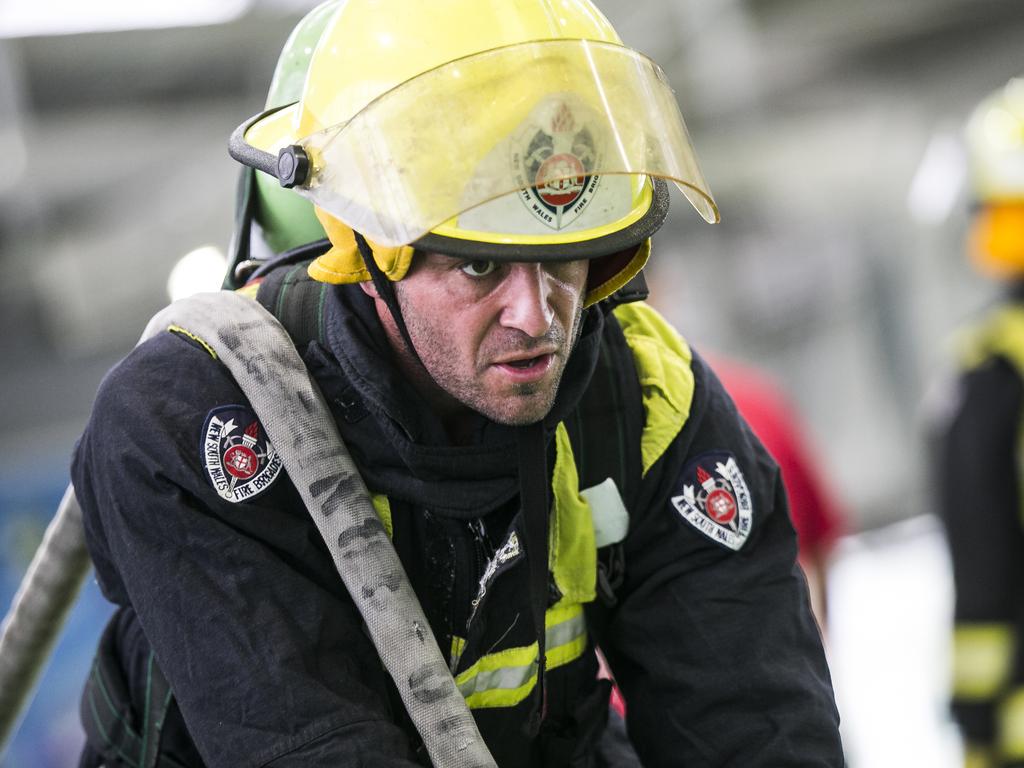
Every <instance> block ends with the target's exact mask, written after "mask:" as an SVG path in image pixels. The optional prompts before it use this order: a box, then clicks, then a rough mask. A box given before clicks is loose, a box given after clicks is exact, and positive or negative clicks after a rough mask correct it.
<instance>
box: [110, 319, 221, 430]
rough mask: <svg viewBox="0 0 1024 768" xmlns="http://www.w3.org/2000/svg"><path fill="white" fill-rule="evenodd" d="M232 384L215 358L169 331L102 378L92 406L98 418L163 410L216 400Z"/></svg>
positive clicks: (191, 338)
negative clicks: (180, 403)
mask: <svg viewBox="0 0 1024 768" xmlns="http://www.w3.org/2000/svg"><path fill="white" fill-rule="evenodd" d="M232 388H233V381H232V380H231V377H230V375H229V374H228V372H227V369H226V368H225V367H224V366H223V365H222V364H221V363H220V362H219V361H218V360H217V356H216V353H215V352H214V351H213V350H212V348H210V346H209V345H208V344H207V343H206V342H205V341H204V340H203V339H201V338H199V337H197V336H195V335H194V334H191V333H189V332H187V331H184V330H183V329H168V330H166V331H162V332H159V333H157V334H156V335H154V336H153V337H151V338H149V339H147V340H146V341H144V342H142V343H141V344H139V345H138V346H136V347H135V348H134V349H133V350H132V351H131V352H130V353H129V354H128V355H126V356H125V357H124V358H123V359H122V360H121V361H120V362H119V363H117V364H116V365H115V366H114V367H113V368H111V369H110V371H109V372H108V373H107V375H106V376H105V377H104V378H103V381H102V383H101V384H100V387H99V390H98V392H97V395H96V401H95V403H94V405H93V421H95V420H96V417H97V415H106V414H109V413H111V412H122V411H123V412H129V413H133V414H134V415H135V416H138V415H139V412H140V411H164V410H166V408H165V407H164V405H163V404H166V403H168V402H170V401H175V400H194V401H195V402H196V405H197V406H199V405H201V401H202V400H205V399H211V398H212V399H213V400H216V399H217V398H218V397H223V396H224V395H226V394H228V393H229V392H230V390H231V389H232Z"/></svg>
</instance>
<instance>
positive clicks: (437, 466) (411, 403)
mask: <svg viewBox="0 0 1024 768" xmlns="http://www.w3.org/2000/svg"><path fill="white" fill-rule="evenodd" d="M581 322H582V328H581V331H580V334H579V338H578V339H577V341H576V345H575V347H574V348H573V351H572V354H571V355H570V357H569V362H568V364H567V365H566V369H565V372H564V374H563V376H562V382H561V385H560V387H559V390H558V393H557V396H556V398H555V404H554V406H553V407H552V409H551V412H550V413H549V414H548V415H547V417H546V418H545V419H544V425H545V434H546V436H547V441H548V445H549V446H550V442H551V437H552V436H553V434H554V430H555V427H556V426H557V425H558V423H559V422H560V421H561V420H562V419H564V418H565V417H566V416H567V415H568V414H569V413H571V412H572V410H573V409H574V408H575V407H576V404H577V403H578V402H579V399H580V397H581V396H582V395H583V392H584V391H585V390H586V388H587V385H588V384H589V382H590V377H591V375H592V374H593V371H594V367H595V365H596V363H597V357H598V351H599V348H600V340H601V333H602V329H603V326H604V317H603V314H602V312H601V310H600V309H594V308H592V309H588V310H585V311H584V313H583V318H582V321H581ZM325 331H326V339H327V344H326V348H323V347H321V346H320V345H319V344H316V343H313V344H311V345H310V347H309V349H308V350H307V352H306V362H307V364H308V365H309V366H310V369H311V370H312V371H313V373H314V375H315V376H316V378H317V380H318V381H319V382H320V385H321V387H323V388H324V394H325V395H326V397H327V400H328V403H329V404H330V406H331V408H332V410H333V411H334V412H335V415H336V416H337V421H338V426H339V430H340V432H341V436H342V439H343V440H344V441H345V443H346V445H347V446H348V449H349V451H350V452H351V453H352V455H353V457H354V458H355V460H356V462H357V463H358V465H359V466H360V468H361V469H362V471H363V479H364V480H365V481H366V484H367V486H368V487H369V489H370V490H371V492H374V493H385V494H387V495H388V496H389V497H392V498H395V499H399V500H401V501H405V502H407V503H411V504H414V505H416V506H417V507H421V508H427V509H430V510H432V511H434V512H438V513H441V514H445V515H449V516H455V517H477V516H480V515H484V514H487V513H488V512H490V511H492V510H494V509H496V508H498V507H500V506H502V505H503V504H505V503H506V502H508V501H509V500H510V499H512V498H513V497H514V496H515V495H516V494H517V493H518V492H519V477H518V469H517V466H518V457H517V452H516V450H517V432H518V430H519V429H520V428H518V427H510V426H506V425H503V424H497V423H495V422H493V421H489V420H488V419H486V418H484V417H483V416H481V417H480V420H479V425H478V427H477V429H476V430H475V434H474V437H473V440H472V442H471V444H469V445H458V446H456V445H453V444H452V443H451V441H450V439H449V438H448V436H447V434H446V432H445V430H444V427H443V425H442V423H441V419H440V418H439V416H438V415H437V414H436V413H435V412H434V411H433V410H432V409H431V408H430V407H429V406H428V405H427V403H426V401H425V400H424V399H423V397H422V396H421V395H420V394H419V392H418V391H417V390H416V389H414V388H413V386H412V385H411V384H410V383H409V381H408V378H407V377H406V376H405V375H404V374H403V373H402V372H401V371H400V370H399V369H398V367H397V366H396V364H395V359H394V355H393V353H392V350H391V347H390V344H389V343H388V340H387V337H386V336H385V334H384V330H383V328H382V327H381V325H380V322H379V320H378V318H377V314H376V311H375V309H374V306H373V301H372V299H370V298H369V297H368V296H367V295H366V294H365V293H364V292H363V291H362V290H361V289H360V288H359V287H358V286H349V285H339V286H336V287H334V288H333V289H332V290H331V292H330V294H329V298H328V302H327V306H326V307H325ZM549 466H551V465H550V464H549Z"/></svg>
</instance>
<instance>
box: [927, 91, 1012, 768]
mask: <svg viewBox="0 0 1024 768" xmlns="http://www.w3.org/2000/svg"><path fill="white" fill-rule="evenodd" d="M966 138H967V147H968V156H969V160H970V172H971V177H972V186H973V193H974V197H975V202H976V210H975V212H974V214H973V219H972V222H971V228H970V232H969V237H968V251H969V255H970V258H971V261H972V262H973V264H974V265H975V266H977V267H978V268H979V269H980V270H981V271H982V272H983V273H984V274H987V275H989V276H991V277H994V278H995V279H997V280H998V281H999V282H1000V283H1001V285H1002V286H1004V288H1005V292H1004V294H1003V296H1002V297H1001V299H1000V300H999V301H998V302H997V303H996V304H995V306H993V307H991V308H989V309H988V310H987V311H986V313H985V316H984V317H983V318H982V319H981V320H980V321H978V322H977V323H975V324H974V325H973V326H971V327H970V328H968V329H966V330H964V331H963V332H962V333H961V336H960V338H959V343H958V348H959V362H960V372H959V374H958V377H957V379H956V387H955V399H954V401H953V402H954V403H955V407H953V408H952V409H951V411H950V412H949V414H947V415H946V417H945V418H944V419H943V421H942V423H941V425H940V429H939V430H938V433H937V437H938V443H937V445H938V450H937V454H936V458H935V474H936V478H935V484H936V488H937V490H938V505H939V509H940V512H941V515H942V518H943V520H944V522H945V525H946V530H947V538H948V541H949V548H950V553H951V556H952V564H953V576H954V586H955V591H956V600H955V611H954V621H955V627H954V636H953V651H954V653H953V662H954V670H953V685H952V688H953V691H952V708H953V713H954V715H955V718H956V720H957V722H958V724H959V726H960V730H961V733H962V735H963V738H964V744H965V765H967V766H969V768H992V767H995V766H1019V765H1024V665H1022V661H1024V659H1022V656H1021V650H1022V647H1021V642H1020V640H1021V631H1022V628H1024V607H1022V605H1024V604H1022V603H1021V600H1020V595H1021V592H1022V590H1024V530H1022V521H1024V518H1022V514H1021V510H1022V506H1021V505H1022V503H1024V495H1022V493H1021V490H1022V486H1021V482H1022V481H1024V470H1022V467H1021V463H1020V462H1021V448H1022V443H1021V438H1022V436H1024V431H1022V427H1024V420H1022V417H1024V407H1022V406H1024V378H1022V377H1024V281H1022V277H1024V79H1021V78H1017V79H1013V80H1011V81H1010V82H1009V83H1008V84H1007V85H1006V86H1005V87H1003V88H1001V89H999V90H998V91H997V92H995V93H994V94H992V95H990V96H989V97H988V98H986V99H985V100H984V101H982V103H981V104H980V105H979V106H978V107H977V108H976V110H975V111H974V113H973V114H972V116H971V117H970V119H969V121H968V123H967V129H966Z"/></svg>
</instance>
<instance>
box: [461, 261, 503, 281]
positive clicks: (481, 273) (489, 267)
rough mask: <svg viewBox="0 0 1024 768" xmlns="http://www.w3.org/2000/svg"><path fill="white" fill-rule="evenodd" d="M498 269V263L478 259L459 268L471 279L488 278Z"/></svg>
mask: <svg viewBox="0 0 1024 768" xmlns="http://www.w3.org/2000/svg"><path fill="white" fill-rule="evenodd" d="M497 268H498V265H497V263H496V262H493V261H489V260H487V259H476V260H475V261H467V262H465V263H464V264H462V265H460V266H459V269H461V270H462V271H463V272H465V273H466V274H467V275H469V276H470V277H486V276H487V275H489V274H491V272H493V271H494V270H496V269H497Z"/></svg>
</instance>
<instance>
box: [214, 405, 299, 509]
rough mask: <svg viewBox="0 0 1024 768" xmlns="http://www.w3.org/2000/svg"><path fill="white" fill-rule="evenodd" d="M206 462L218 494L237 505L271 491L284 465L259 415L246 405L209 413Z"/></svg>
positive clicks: (225, 407)
mask: <svg viewBox="0 0 1024 768" xmlns="http://www.w3.org/2000/svg"><path fill="white" fill-rule="evenodd" d="M202 459H203V466H204V467H205V468H206V476H207V477H208V478H209V479H210V483H211V484H212V485H213V487H214V488H216V489H217V493H218V494H220V496H221V498H223V499H226V500H227V501H230V502H234V503H236V504H237V503H239V502H242V501H248V500H249V499H253V498H255V497H256V496H259V495H260V494H261V493H263V492H264V491H265V490H267V489H268V488H270V486H271V485H273V484H274V481H275V480H277V478H278V475H280V474H281V469H282V466H283V465H282V463H281V457H280V456H279V455H278V453H277V451H275V450H274V446H272V445H271V444H270V441H269V440H268V439H267V435H266V433H265V432H264V431H263V427H262V425H261V424H260V422H259V420H258V419H257V418H256V414H254V413H253V412H252V410H251V409H249V408H246V407H245V406H242V405H222V406H220V407H219V408H214V409H213V410H212V411H210V413H209V414H207V416H206V422H205V423H204V424H203V436H202Z"/></svg>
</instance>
